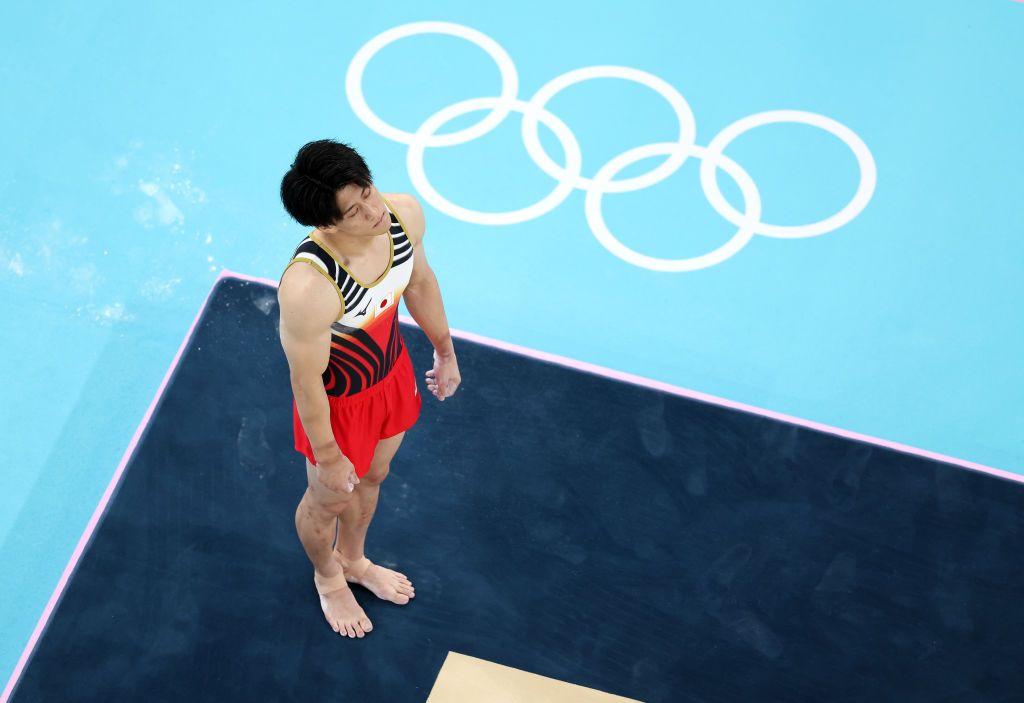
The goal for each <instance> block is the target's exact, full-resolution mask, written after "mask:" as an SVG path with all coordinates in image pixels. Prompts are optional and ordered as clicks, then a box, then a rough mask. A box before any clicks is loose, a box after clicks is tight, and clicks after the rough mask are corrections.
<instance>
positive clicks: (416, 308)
mask: <svg viewBox="0 0 1024 703" xmlns="http://www.w3.org/2000/svg"><path fill="white" fill-rule="evenodd" d="M402 204H403V205H405V207H404V208H403V212H402V215H403V221H404V226H405V227H406V235H408V237H409V241H410V242H411V243H412V247H413V266H412V276H411V278H410V279H409V283H408V285H406V287H405V292H404V293H403V297H404V298H405V306H406V307H407V308H408V309H409V314H410V315H412V317H413V319H414V320H416V324H417V325H419V326H420V329H422V330H423V332H424V334H426V335H427V338H428V339H430V343H431V344H433V345H434V367H433V368H432V369H430V370H428V371H427V373H426V379H427V388H428V389H429V390H430V392H431V393H433V394H434V396H435V397H436V398H437V399H438V400H444V399H445V398H446V397H448V396H450V395H452V394H453V393H454V392H455V389H456V388H458V386H459V384H460V383H461V382H462V377H461V375H460V374H459V362H458V360H457V359H456V358H455V347H454V345H453V344H452V335H451V331H450V330H449V329H448V319H447V317H446V316H445V314H444V302H442V300H441V286H440V285H439V284H438V282H437V276H435V275H434V272H433V270H431V268H430V265H429V264H428V263H427V253H426V250H425V248H424V246H423V240H424V234H425V233H426V222H425V219H424V216H423V208H422V207H421V206H420V204H419V201H418V200H417V199H416V197H415V196H413V195H405V196H403V198H402Z"/></svg>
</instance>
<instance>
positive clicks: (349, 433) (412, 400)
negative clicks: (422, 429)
mask: <svg viewBox="0 0 1024 703" xmlns="http://www.w3.org/2000/svg"><path fill="white" fill-rule="evenodd" d="M327 403H328V405H329V406H330V411H331V429H332V430H334V439H335V440H337V442H338V448H339V449H341V452H342V454H344V455H345V456H346V457H348V459H349V461H351V462H352V463H353V464H355V467H356V476H358V477H359V478H362V477H363V476H365V475H366V473H367V472H368V471H369V470H370V462H371V461H372V459H373V451H374V449H376V447H377V442H378V440H381V439H384V438H385V437H391V436H392V435H396V434H398V433H399V432H404V431H405V430H407V429H409V428H410V427H412V426H413V425H415V424H416V420H418V419H419V416H420V406H421V405H422V404H423V397H422V396H421V395H420V394H419V390H418V388H417V384H416V372H415V370H414V369H413V366H412V359H411V358H410V357H409V351H408V349H407V348H405V347H404V346H403V348H402V351H401V353H400V354H399V355H398V359H397V360H396V361H395V365H394V366H393V367H392V368H391V371H389V372H388V375H387V376H385V377H384V378H383V379H381V380H380V381H379V382H377V383H376V384H375V385H372V386H370V387H369V388H364V389H363V390H361V391H359V392H358V393H355V394H353V395H349V396H333V395H329V396H327ZM292 429H293V430H294V433H295V449H296V450H297V451H298V452H299V453H301V454H303V455H305V457H306V458H307V459H309V461H310V463H311V464H313V465H314V466H316V457H315V456H314V455H313V447H312V446H311V445H310V443H309V438H308V437H306V432H305V430H304V429H303V427H302V420H301V419H300V418H299V409H298V406H297V405H296V404H295V398H294V397H293V398H292Z"/></svg>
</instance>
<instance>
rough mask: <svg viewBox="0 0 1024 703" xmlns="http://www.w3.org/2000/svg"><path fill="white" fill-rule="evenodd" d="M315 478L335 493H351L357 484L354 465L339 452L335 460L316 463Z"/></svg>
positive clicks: (357, 479) (357, 478)
mask: <svg viewBox="0 0 1024 703" xmlns="http://www.w3.org/2000/svg"><path fill="white" fill-rule="evenodd" d="M316 478H317V480H318V481H320V483H322V484H323V485H324V486H326V487H327V488H329V489H330V490H332V491H334V492H335V493H341V492H343V491H344V492H345V493H351V492H352V491H353V490H355V487H356V484H357V483H359V477H358V476H357V475H356V467H355V465H354V464H353V463H352V462H351V461H349V459H348V457H346V456H345V455H344V454H342V453H341V452H338V456H337V457H336V458H333V459H327V460H325V461H320V462H317V465H316Z"/></svg>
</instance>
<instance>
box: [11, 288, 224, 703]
mask: <svg viewBox="0 0 1024 703" xmlns="http://www.w3.org/2000/svg"><path fill="white" fill-rule="evenodd" d="M232 275H233V274H231V272H229V271H228V270H227V269H222V270H221V272H220V275H218V276H217V280H216V281H214V283H213V285H212V286H210V290H209V292H208V293H207V294H206V300H204V301H203V304H202V306H201V307H200V308H199V312H197V313H196V317H195V319H194V320H192V325H191V326H190V327H189V328H188V332H187V333H186V334H185V338H184V339H183V340H181V346H179V347H178V353H177V354H175V355H174V359H173V360H171V365H170V367H169V368H168V369H167V373H165V374H164V380H163V381H161V382H160V387H159V388H157V389H156V394H155V395H154V396H153V400H151V401H150V403H149V407H148V408H147V409H146V414H145V415H143V416H142V421H141V422H140V423H139V426H138V427H136V428H135V434H134V435H132V439H131V441H130V442H129V443H128V448H127V449H125V450H124V454H122V455H121V461H120V463H119V464H118V465H117V469H116V470H115V471H114V475H113V477H111V479H110V483H108V484H107V489H106V490H105V491H104V492H103V496H102V497H101V498H100V502H99V504H98V505H97V506H96V509H95V510H94V511H93V512H92V517H91V518H89V522H88V524H86V526H85V531H84V532H82V536H81V537H79V539H78V544H77V545H76V546H75V551H74V552H72V554H71V559H70V560H68V565H67V566H65V567H64V573H62V574H61V576H60V580H59V581H58V582H57V587H56V588H54V589H53V594H52V595H51V596H50V600H49V601H47V603H46V607H45V608H44V609H43V614H42V615H40V616H39V622H37V623H36V627H35V629H34V630H33V631H32V636H31V637H29V640H28V644H26V645H25V649H24V651H22V653H21V657H19V658H18V663H17V665H16V666H15V667H14V671H13V672H12V673H11V677H10V679H8V680H7V685H6V686H5V687H4V692H3V694H2V695H0V703H7V701H8V699H9V698H10V697H11V693H12V692H13V691H14V686H15V685H16V684H17V683H18V679H19V678H21V673H22V671H24V669H25V664H26V663H27V662H28V660H29V657H31V656H32V652H33V650H35V648H36V644H37V643H38V642H39V638H40V637H41V636H42V634H43V630H45V629H46V625H47V623H49V622H50V616H51V615H52V614H53V611H54V609H55V608H56V607H57V603H59V602H60V598H61V596H62V595H63V594H64V588H65V587H66V586H67V584H68V581H69V580H70V579H71V575H72V574H73V573H74V571H75V567H76V566H78V561H79V559H81V558H82V553H83V552H84V551H85V548H86V546H87V545H88V544H89V540H90V539H91V538H92V533H93V532H95V531H96V526H97V525H98V524H99V521H100V519H101V518H102V517H103V513H104V512H106V509H107V504H108V503H110V497H111V496H112V495H113V494H114V490H115V489H116V488H117V484H118V483H120V482H121V476H122V474H124V468H125V466H127V465H128V460H129V459H130V458H131V456H132V453H133V452H134V451H135V447H136V446H137V445H138V443H139V439H140V438H141V437H142V433H143V431H145V429H146V425H148V424H149V420H150V418H152V417H153V411H154V410H155V409H156V406H157V403H159V402H160V398H161V397H162V396H163V394H164V389H165V388H167V384H168V383H169V382H170V380H171V376H172V375H173V374H174V370H175V369H176V368H177V367H178V362H179V361H181V357H182V355H183V354H184V353H185V349H187V348H188V343H189V341H190V340H191V339H192V333H193V332H194V331H195V329H196V325H197V324H199V319H200V318H201V317H202V316H203V312H204V311H205V310H206V306H207V305H209V303H210V298H211V297H212V295H213V291H214V289H215V288H216V287H217V283H218V282H219V281H220V280H221V279H222V278H228V277H230V276H232Z"/></svg>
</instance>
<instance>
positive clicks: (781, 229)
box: [700, 110, 878, 239]
mask: <svg viewBox="0 0 1024 703" xmlns="http://www.w3.org/2000/svg"><path fill="white" fill-rule="evenodd" d="M780 122H797V123H800V124H806V125H810V126H812V127H818V128H819V129H823V130H825V131H826V132H828V133H829V134H831V135H833V136H835V137H838V138H839V139H840V140H841V141H842V142H843V143H844V144H846V146H848V147H849V148H850V151H852V152H853V155H854V156H855V157H856V159H857V166H858V168H859V169H860V183H858V185H857V191H856V192H855V193H854V194H853V198H851V199H850V202H848V203H847V204H846V205H845V206H843V208H842V209H841V210H840V211H839V212H837V213H835V214H834V215H832V216H831V217H826V218H825V219H823V220H818V221H817V222H812V223H810V224H806V225H770V224H767V223H764V222H756V223H755V227H754V233H755V234H761V235H764V236H766V237H778V238H782V239H799V238H802V237H816V236H818V235H819V234H825V233H826V232H831V231H832V230H834V229H838V228H839V227H842V226H843V225H845V224H847V223H848V222H850V220H852V219H853V218H855V217H856V216H857V215H859V214H860V213H861V211H862V210H863V209H864V208H865V207H867V204H868V201H869V200H871V196H872V195H873V194H874V192H875V185H876V183H877V182H878V169H877V167H876V166H875V159H874V157H872V156H871V151H870V150H869V149H868V145H867V144H865V143H864V141H863V140H862V139H861V138H860V137H858V136H857V134H856V133H855V132H854V131H853V130H852V129H850V128H849V127H847V126H846V125H844V124H842V123H841V122H837V121H836V120H833V119H832V118H830V117H825V116H824V115H819V114H817V113H814V112H806V111H804V110H768V111H765V112H758V113H755V114H753V115H748V116H746V117H743V118H741V119H738V120H736V121H735V122H733V123H732V124H731V125H729V126H728V127H726V128H725V129H723V130H722V131H721V132H719V133H718V134H716V135H715V137H714V139H712V140H711V143H710V144H708V147H707V148H708V154H709V155H721V154H722V152H723V151H724V150H725V147H727V146H728V145H729V144H730V143H731V142H732V141H733V140H734V139H736V137H738V136H740V135H741V134H743V133H745V132H748V131H750V130H752V129H754V128H755V127H761V126H763V125H767V124H776V123H780ZM700 184H701V187H702V188H703V189H704V194H705V195H706V196H707V199H708V202H710V203H711V206H712V207H713V208H715V211H716V212H718V214H719V215H721V216H722V217H724V218H725V219H727V220H729V222H731V223H733V224H734V225H736V226H737V227H740V226H742V225H743V222H744V217H743V215H741V214H740V213H739V212H738V211H737V210H736V209H735V208H734V207H733V206H732V205H730V204H729V202H728V201H727V200H726V199H725V196H723V195H722V191H721V190H719V188H718V181H717V180H716V174H715V170H714V169H713V168H712V167H711V166H709V162H708V160H706V159H705V160H704V162H703V163H701V167H700Z"/></svg>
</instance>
